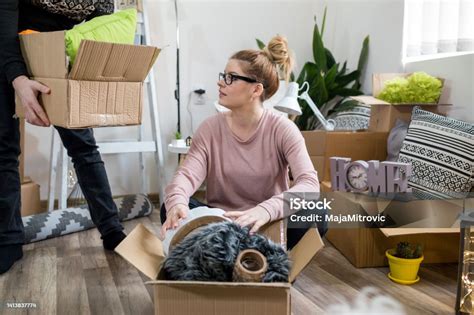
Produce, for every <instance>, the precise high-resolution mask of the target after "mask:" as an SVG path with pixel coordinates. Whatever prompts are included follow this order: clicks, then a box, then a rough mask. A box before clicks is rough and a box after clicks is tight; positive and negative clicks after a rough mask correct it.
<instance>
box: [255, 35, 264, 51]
mask: <svg viewBox="0 0 474 315" xmlns="http://www.w3.org/2000/svg"><path fill="white" fill-rule="evenodd" d="M255 40H256V41H257V46H258V48H260V49H263V48H265V44H264V43H263V42H262V41H261V40H260V39H258V38H256V39H255Z"/></svg>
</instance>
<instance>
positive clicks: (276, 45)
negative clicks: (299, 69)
mask: <svg viewBox="0 0 474 315" xmlns="http://www.w3.org/2000/svg"><path fill="white" fill-rule="evenodd" d="M263 53H264V54H265V55H266V56H267V57H268V59H269V60H270V61H271V62H273V63H274V64H275V65H276V66H277V69H278V72H279V74H280V76H281V77H283V78H284V79H285V80H288V79H289V77H290V73H291V71H292V70H293V56H292V53H291V51H290V50H289V48H288V41H287V40H286V38H285V37H283V36H281V35H277V36H275V37H273V38H272V39H271V40H270V42H268V45H267V46H266V47H265V48H264V49H263Z"/></svg>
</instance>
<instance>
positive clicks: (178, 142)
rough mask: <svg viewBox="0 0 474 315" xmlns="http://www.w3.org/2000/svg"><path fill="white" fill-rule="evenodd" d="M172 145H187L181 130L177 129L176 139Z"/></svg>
mask: <svg viewBox="0 0 474 315" xmlns="http://www.w3.org/2000/svg"><path fill="white" fill-rule="evenodd" d="M171 145H173V146H174V147H185V146H186V141H185V140H184V139H183V138H182V137H181V132H179V131H176V132H175V134H174V139H173V140H172V141H171Z"/></svg>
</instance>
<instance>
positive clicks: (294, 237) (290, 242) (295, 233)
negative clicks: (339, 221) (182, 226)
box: [160, 198, 327, 250]
mask: <svg viewBox="0 0 474 315" xmlns="http://www.w3.org/2000/svg"><path fill="white" fill-rule="evenodd" d="M188 206H189V209H193V208H197V207H201V206H206V207H207V206H208V205H206V204H204V203H202V202H199V201H197V200H196V199H194V198H189V205H188ZM160 218H161V224H163V223H165V221H166V207H165V204H163V205H161V209H160ZM307 231H308V229H287V230H286V247H287V249H288V250H290V249H292V248H293V247H295V245H296V244H298V242H299V241H300V240H301V239H302V238H303V236H304V235H305V233H306V232H307ZM318 232H319V234H320V235H321V237H323V236H324V234H326V232H327V226H326V225H324V226H318Z"/></svg>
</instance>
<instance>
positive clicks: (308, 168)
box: [259, 121, 319, 221]
mask: <svg viewBox="0 0 474 315" xmlns="http://www.w3.org/2000/svg"><path fill="white" fill-rule="evenodd" d="M284 125H285V126H284V127H283V128H282V130H281V133H280V134H281V142H280V145H281V150H282V152H283V154H284V156H285V158H286V160H287V161H288V164H289V166H290V169H291V173H292V175H293V180H294V184H293V186H292V187H291V188H290V189H288V190H287V191H286V192H319V181H318V174H317V172H316V171H315V170H314V167H313V164H312V162H311V159H310V157H309V155H308V151H307V149H306V145H305V142H304V138H303V135H302V134H301V132H300V131H299V130H298V128H297V127H296V125H295V124H294V123H292V122H286V121H285V124H284ZM259 206H260V207H262V208H265V209H266V210H267V211H268V213H269V214H270V221H275V220H278V219H281V218H284V217H286V216H288V215H290V213H283V209H284V207H283V193H281V194H278V195H275V196H273V197H272V198H270V199H268V200H265V201H264V202H262V203H260V204H259Z"/></svg>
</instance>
